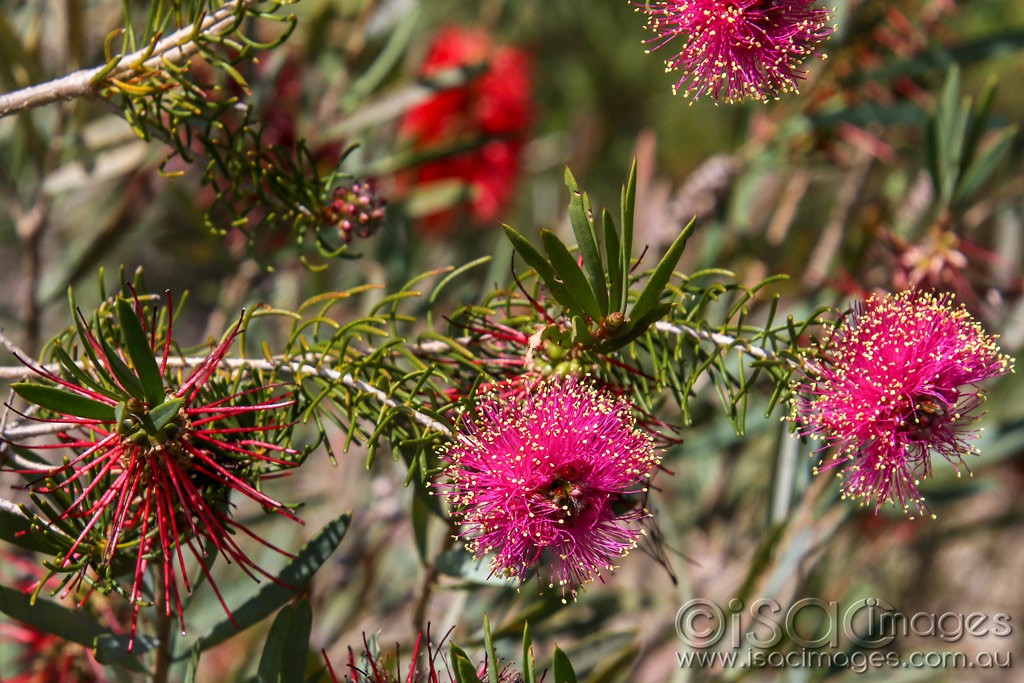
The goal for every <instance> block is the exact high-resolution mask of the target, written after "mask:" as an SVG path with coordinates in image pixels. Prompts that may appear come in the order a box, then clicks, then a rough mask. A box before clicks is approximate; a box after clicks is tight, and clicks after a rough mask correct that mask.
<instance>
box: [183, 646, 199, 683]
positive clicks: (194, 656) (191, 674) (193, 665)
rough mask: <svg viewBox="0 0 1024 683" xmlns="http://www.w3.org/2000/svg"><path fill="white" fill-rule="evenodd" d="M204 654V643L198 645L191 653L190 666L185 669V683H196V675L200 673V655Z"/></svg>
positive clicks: (189, 657) (193, 647)
mask: <svg viewBox="0 0 1024 683" xmlns="http://www.w3.org/2000/svg"><path fill="white" fill-rule="evenodd" d="M202 652H203V648H202V643H196V644H195V645H193V646H192V649H191V650H190V651H189V656H188V666H187V667H186V668H185V682H184V683H196V674H197V673H198V672H199V655H201V654H202Z"/></svg>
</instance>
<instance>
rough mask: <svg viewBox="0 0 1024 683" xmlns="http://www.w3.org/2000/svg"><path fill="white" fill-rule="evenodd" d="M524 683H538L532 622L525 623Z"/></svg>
mask: <svg viewBox="0 0 1024 683" xmlns="http://www.w3.org/2000/svg"><path fill="white" fill-rule="evenodd" d="M523 683H537V662H536V660H534V658H533V638H532V637H531V636H530V622H524V623H523Z"/></svg>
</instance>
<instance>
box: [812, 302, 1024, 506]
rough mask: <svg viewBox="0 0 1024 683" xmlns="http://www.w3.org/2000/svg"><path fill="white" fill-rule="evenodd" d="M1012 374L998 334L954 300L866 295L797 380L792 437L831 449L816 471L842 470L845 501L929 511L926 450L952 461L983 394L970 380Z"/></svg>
mask: <svg viewBox="0 0 1024 683" xmlns="http://www.w3.org/2000/svg"><path fill="white" fill-rule="evenodd" d="M1011 371H1012V360H1011V359H1010V358H1009V357H1007V356H1005V355H1002V354H1000V353H999V349H998V347H997V346H996V342H995V337H992V336H990V335H988V334H986V333H985V331H984V330H982V329H981V326H980V325H979V324H978V323H976V322H975V321H974V320H973V319H972V318H971V316H970V314H969V313H968V312H967V310H966V309H964V308H963V306H960V307H959V308H953V306H952V296H948V295H940V296H933V295H932V294H928V293H922V292H917V291H913V290H911V291H906V292H901V293H899V294H886V295H884V296H871V297H870V298H868V300H867V301H866V302H865V303H864V305H863V307H861V308H859V309H855V310H854V313H853V315H851V317H850V319H849V320H848V321H846V322H844V323H843V324H842V325H841V326H840V327H839V329H838V331H837V333H836V335H835V340H834V343H833V344H830V347H829V348H827V349H826V350H825V358H824V359H823V360H822V362H820V363H817V364H815V365H814V366H812V368H811V371H810V374H809V376H808V377H806V378H804V379H802V380H800V381H798V382H797V383H796V385H795V391H796V392H797V399H796V400H795V401H794V415H793V419H794V420H796V422H797V423H798V425H799V426H798V430H797V431H798V433H799V434H801V435H803V436H810V437H815V438H818V439H823V440H824V441H826V442H827V443H826V446H825V447H824V448H823V449H822V450H826V449H829V448H833V447H834V448H835V450H836V452H835V455H834V456H833V458H832V460H830V461H828V462H826V463H823V464H822V465H820V466H819V468H818V469H819V470H830V469H836V470H838V472H837V475H838V476H839V477H840V478H841V479H842V480H843V484H842V491H843V497H844V498H847V497H848V498H860V499H861V500H862V504H864V505H869V504H871V502H872V501H873V502H874V506H875V512H876V513H877V512H878V510H879V509H880V508H881V507H882V505H884V504H885V503H886V502H887V501H888V502H892V503H893V504H897V505H899V506H901V507H902V508H903V509H904V510H905V511H908V512H909V511H910V508H911V507H914V508H916V511H917V512H918V513H923V512H924V511H925V510H926V509H927V508H926V506H925V505H924V498H923V497H922V496H921V493H920V491H919V490H918V484H919V482H920V479H921V478H923V477H927V476H928V474H929V473H930V471H931V454H932V453H933V452H935V453H938V454H939V455H941V456H942V457H943V458H945V459H946V460H948V461H949V462H950V463H952V464H953V466H954V467H957V472H958V473H959V468H958V466H959V465H961V464H964V463H963V456H964V455H965V454H968V453H976V452H977V449H975V448H974V447H972V446H971V445H969V444H968V440H970V439H971V438H973V436H974V432H972V431H970V430H966V429H965V426H966V425H968V424H970V423H971V422H973V421H974V420H976V419H977V417H978V416H977V415H976V411H977V409H978V408H979V406H980V405H981V404H982V402H983V400H984V395H983V392H982V391H981V389H979V388H978V387H977V386H976V385H977V384H978V383H979V382H981V381H982V380H986V379H990V378H992V377H998V376H999V375H1003V374H1006V373H1008V372H1011Z"/></svg>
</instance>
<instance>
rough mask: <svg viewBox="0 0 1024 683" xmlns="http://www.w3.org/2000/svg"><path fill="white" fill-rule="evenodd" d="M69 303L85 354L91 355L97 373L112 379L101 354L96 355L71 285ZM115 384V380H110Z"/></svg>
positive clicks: (104, 377) (90, 358)
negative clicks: (100, 356)
mask: <svg viewBox="0 0 1024 683" xmlns="http://www.w3.org/2000/svg"><path fill="white" fill-rule="evenodd" d="M68 305H69V306H70V307H71V317H72V318H74V319H75V331H76V332H77V333H78V338H79V340H81V342H82V348H83V349H84V350H85V355H87V356H89V360H91V361H92V365H93V368H95V370H96V373H97V374H99V375H100V376H101V377H102V378H103V379H107V380H109V379H110V375H109V374H108V373H107V369H106V366H104V365H103V363H101V362H100V359H99V356H97V355H96V349H94V348H93V346H92V344H90V343H89V339H90V337H91V335H90V333H89V330H88V328H86V326H85V319H84V318H83V317H82V314H81V312H80V311H79V310H78V306H77V305H76V304H75V291H74V289H72V288H71V287H68ZM110 383H111V384H113V382H112V381H111V382H110Z"/></svg>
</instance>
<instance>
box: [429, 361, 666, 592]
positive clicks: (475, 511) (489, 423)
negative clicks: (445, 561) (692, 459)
mask: <svg viewBox="0 0 1024 683" xmlns="http://www.w3.org/2000/svg"><path fill="white" fill-rule="evenodd" d="M444 457H445V459H446V460H447V461H448V463H449V464H448V468H447V470H446V472H445V474H446V481H445V482H443V483H442V484H440V487H441V488H442V490H443V491H444V493H445V496H446V497H447V500H448V502H449V503H450V504H451V505H452V507H453V509H454V517H455V519H457V520H458V521H459V522H460V524H461V526H462V536H463V537H464V538H470V539H471V540H470V542H469V543H468V545H467V548H468V549H469V550H470V551H471V552H472V553H473V554H474V556H476V557H478V558H479V557H482V556H484V555H487V554H490V553H495V556H494V558H493V560H492V562H491V571H492V572H493V573H494V574H497V575H501V576H508V577H512V576H517V577H519V578H520V579H522V578H524V577H525V576H526V575H527V574H528V572H529V571H530V569H531V568H532V567H535V566H539V565H541V564H545V563H546V564H547V565H548V577H549V580H550V581H549V585H550V586H555V585H558V586H559V587H560V588H561V590H562V593H563V595H564V594H565V593H566V592H568V593H570V594H571V595H573V596H575V595H576V593H577V591H578V588H579V586H581V585H582V584H584V583H588V582H589V581H592V580H593V579H594V578H595V577H596V576H599V575H600V572H601V570H603V569H608V570H612V569H614V564H613V563H614V562H615V560H616V559H617V558H620V557H623V556H625V555H626V554H627V553H628V552H629V551H630V550H631V549H633V548H634V547H635V546H636V542H637V539H638V537H639V536H640V534H641V530H640V529H639V528H638V527H637V525H636V524H635V522H638V521H640V520H641V519H643V518H645V517H647V512H646V510H643V509H642V508H640V507H639V506H638V505H637V504H636V503H631V502H630V501H628V500H627V499H626V496H627V495H628V494H636V493H642V492H644V491H646V488H645V487H646V480H647V479H648V478H649V477H650V475H651V471H652V470H653V469H654V467H656V466H657V464H658V461H659V454H658V453H657V451H656V449H655V445H654V441H653V439H652V438H651V436H650V435H649V434H647V433H645V432H643V431H642V430H640V429H638V428H637V427H636V422H635V419H634V417H633V415H632V406H631V404H630V403H629V402H628V401H627V400H625V399H623V398H619V397H616V396H615V395H613V394H611V393H609V392H607V391H605V390H602V389H598V388H596V387H595V386H594V384H593V383H592V382H591V381H590V380H586V379H579V378H575V377H569V378H564V377H557V378H552V379H547V380H544V381H543V382H540V383H538V384H536V385H534V386H533V387H531V388H529V389H528V390H527V391H525V392H523V393H522V394H517V395H514V396H510V395H508V394H501V393H493V394H490V395H486V396H484V397H483V398H482V399H481V400H480V402H479V403H478V404H477V407H476V410H475V415H474V419H473V420H470V421H467V422H466V424H465V426H464V427H463V431H462V432H461V433H459V434H458V435H457V436H456V438H455V439H454V440H453V441H452V442H451V443H450V444H449V445H448V446H447V447H446V449H445V451H444ZM620 506H621V508H622V509H621V510H620V509H619V507H620Z"/></svg>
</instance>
